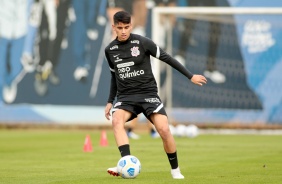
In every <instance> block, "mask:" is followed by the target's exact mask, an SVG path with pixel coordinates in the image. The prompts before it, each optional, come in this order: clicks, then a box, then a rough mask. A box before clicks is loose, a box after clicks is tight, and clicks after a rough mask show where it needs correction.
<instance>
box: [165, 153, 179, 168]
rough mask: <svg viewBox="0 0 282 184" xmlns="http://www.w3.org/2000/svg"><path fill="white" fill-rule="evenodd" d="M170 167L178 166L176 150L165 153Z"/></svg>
mask: <svg viewBox="0 0 282 184" xmlns="http://www.w3.org/2000/svg"><path fill="white" fill-rule="evenodd" d="M166 154H167V157H168V160H169V163H170V166H171V169H176V168H177V167H178V161H177V154H176V152H174V153H166Z"/></svg>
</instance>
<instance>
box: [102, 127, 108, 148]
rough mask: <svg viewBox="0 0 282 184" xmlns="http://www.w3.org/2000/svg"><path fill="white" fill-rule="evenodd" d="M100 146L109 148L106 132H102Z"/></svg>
mask: <svg viewBox="0 0 282 184" xmlns="http://www.w3.org/2000/svg"><path fill="white" fill-rule="evenodd" d="M100 146H108V138H107V133H106V131H105V130H103V131H102V132H101V138H100Z"/></svg>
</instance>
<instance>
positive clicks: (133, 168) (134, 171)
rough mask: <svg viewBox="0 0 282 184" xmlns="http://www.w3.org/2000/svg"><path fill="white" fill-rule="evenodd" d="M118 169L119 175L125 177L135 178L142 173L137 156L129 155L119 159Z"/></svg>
mask: <svg viewBox="0 0 282 184" xmlns="http://www.w3.org/2000/svg"><path fill="white" fill-rule="evenodd" d="M117 170H118V173H119V175H121V177H123V178H135V177H136V176H138V175H139V174H140V171H141V163H140V161H139V159H138V158H137V157H135V156H133V155H127V156H124V157H122V158H121V159H119V161H118V163H117Z"/></svg>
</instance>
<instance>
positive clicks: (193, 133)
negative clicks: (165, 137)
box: [186, 125, 199, 138]
mask: <svg viewBox="0 0 282 184" xmlns="http://www.w3.org/2000/svg"><path fill="white" fill-rule="evenodd" d="M198 135H199V129H198V127H197V126H196V125H188V126H187V127H186V136H187V137H190V138H194V137H197V136H198Z"/></svg>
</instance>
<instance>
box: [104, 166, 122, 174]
mask: <svg viewBox="0 0 282 184" xmlns="http://www.w3.org/2000/svg"><path fill="white" fill-rule="evenodd" d="M107 172H108V173H109V174H110V175H112V176H119V173H118V170H117V167H110V168H108V170H107Z"/></svg>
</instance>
